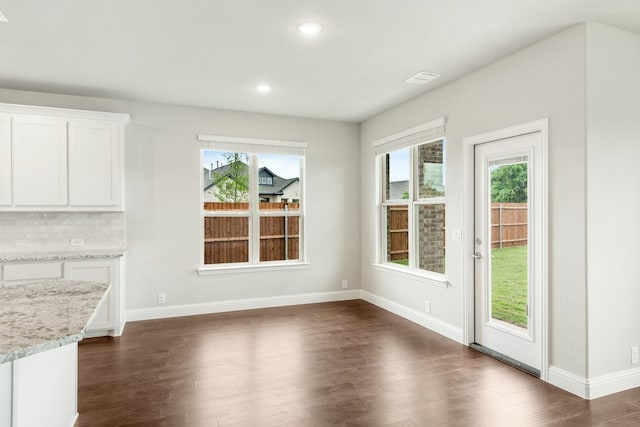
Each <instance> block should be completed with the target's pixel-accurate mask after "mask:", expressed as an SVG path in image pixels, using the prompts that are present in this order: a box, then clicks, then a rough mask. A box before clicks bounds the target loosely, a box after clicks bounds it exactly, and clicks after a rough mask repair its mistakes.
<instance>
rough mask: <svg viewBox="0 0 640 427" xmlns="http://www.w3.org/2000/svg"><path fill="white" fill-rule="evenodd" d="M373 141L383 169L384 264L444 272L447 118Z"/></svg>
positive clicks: (382, 247) (381, 190) (381, 197)
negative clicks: (445, 132)
mask: <svg viewBox="0 0 640 427" xmlns="http://www.w3.org/2000/svg"><path fill="white" fill-rule="evenodd" d="M374 144H375V146H376V154H377V161H378V164H379V168H380V169H379V170H380V172H381V173H380V175H381V179H380V180H379V182H380V191H379V194H380V204H379V209H380V215H379V218H380V230H381V236H380V237H381V238H380V242H381V248H380V254H381V255H380V261H381V263H383V264H391V265H396V266H400V267H401V268H407V269H410V270H423V271H428V272H432V273H438V274H444V273H445V240H446V239H445V212H446V209H445V152H446V150H445V149H446V143H445V139H444V119H440V120H436V121H434V122H430V123H427V124H425V125H422V126H419V127H416V128H413V129H409V130H407V131H405V132H402V133H400V134H397V135H393V136H391V137H388V138H384V139H383V140H379V141H376V142H375V143H374Z"/></svg>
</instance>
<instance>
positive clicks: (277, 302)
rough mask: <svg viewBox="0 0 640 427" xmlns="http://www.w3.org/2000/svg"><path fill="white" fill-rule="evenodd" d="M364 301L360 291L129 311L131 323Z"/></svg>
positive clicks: (128, 317) (128, 318) (128, 316)
mask: <svg viewBox="0 0 640 427" xmlns="http://www.w3.org/2000/svg"><path fill="white" fill-rule="evenodd" d="M359 298H360V291H359V290H351V291H335V292H320V293H313V294H298V295H283V296H277V297H266V298H248V299H241V300H230V301H219V302H207V303H201V304H185V305H169V306H162V307H153V308H142V309H134V310H127V322H132V321H137V320H151V319H165V318H168V317H181V316H194V315H198V314H211V313H224V312H227V311H239V310H251V309H256V308H269V307H282V306H287V305H300V304H314V303H319V302H331V301H347V300H354V299H359Z"/></svg>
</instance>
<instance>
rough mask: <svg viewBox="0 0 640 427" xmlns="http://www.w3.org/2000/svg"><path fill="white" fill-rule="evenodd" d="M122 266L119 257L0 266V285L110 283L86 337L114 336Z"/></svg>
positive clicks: (120, 325)
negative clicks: (77, 282)
mask: <svg viewBox="0 0 640 427" xmlns="http://www.w3.org/2000/svg"><path fill="white" fill-rule="evenodd" d="M123 265H124V257H123V256H121V257H116V258H91V259H82V260H70V261H40V262H11V263H5V264H3V265H2V275H1V280H0V284H1V285H2V286H16V285H20V284H22V283H29V282H35V281H38V280H49V279H67V280H84V281H90V282H101V283H110V284H111V290H110V291H109V293H108V294H107V296H106V300H105V301H103V303H102V304H101V306H100V309H99V310H98V313H97V314H96V316H95V318H94V319H93V321H92V322H91V324H90V325H89V328H88V329H87V334H86V335H87V336H88V337H98V336H107V335H110V336H116V337H117V336H120V335H122V330H123V329H124V324H125V307H124V304H125V300H124V296H125V291H124V277H123V276H124V274H123V273H122V272H123V271H124V268H123ZM0 394H1V392H0ZM0 418H1V417H0ZM0 427H2V424H0Z"/></svg>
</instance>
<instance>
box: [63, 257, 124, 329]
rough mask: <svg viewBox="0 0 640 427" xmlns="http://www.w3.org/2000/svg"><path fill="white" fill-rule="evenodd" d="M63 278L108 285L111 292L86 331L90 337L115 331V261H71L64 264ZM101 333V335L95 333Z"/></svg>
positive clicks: (116, 283)
mask: <svg viewBox="0 0 640 427" xmlns="http://www.w3.org/2000/svg"><path fill="white" fill-rule="evenodd" d="M64 278H65V279H68V280H88V281H91V282H102V283H110V284H111V290H110V291H109V294H108V295H107V299H106V300H105V301H103V302H102V305H101V306H100V308H99V309H98V313H97V314H96V317H95V318H94V320H93V322H92V323H91V325H89V328H88V331H89V332H90V333H91V335H93V336H96V335H106V334H107V333H106V331H113V330H115V329H116V326H117V325H116V323H117V322H116V308H117V306H116V304H117V301H118V298H119V289H118V269H117V261H115V260H113V259H107V260H101V261H71V262H65V263H64ZM96 332H101V333H96Z"/></svg>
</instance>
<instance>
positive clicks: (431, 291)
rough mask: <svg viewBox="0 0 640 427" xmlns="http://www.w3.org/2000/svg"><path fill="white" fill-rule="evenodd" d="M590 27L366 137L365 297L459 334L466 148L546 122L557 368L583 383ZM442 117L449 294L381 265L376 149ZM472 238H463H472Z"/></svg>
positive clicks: (426, 98) (445, 92) (406, 110)
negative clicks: (456, 234) (428, 314)
mask: <svg viewBox="0 0 640 427" xmlns="http://www.w3.org/2000/svg"><path fill="white" fill-rule="evenodd" d="M584 31H585V30H584V25H581V26H576V27H573V28H570V29H568V30H566V31H563V32H561V33H559V34H557V35H554V36H552V37H550V38H548V39H546V40H543V41H541V42H539V43H536V44H534V45H532V46H530V47H528V48H526V49H524V50H521V51H519V52H516V53H514V54H512V55H509V56H508V57H506V58H504V59H502V60H499V61H497V62H495V63H493V64H490V65H488V66H486V67H484V68H482V69H479V70H477V71H475V72H472V73H470V74H469V75H467V76H465V77H463V78H461V79H459V80H456V81H454V82H452V83H450V84H448V85H445V86H443V87H440V88H437V89H434V90H432V91H430V92H428V93H426V94H424V95H422V96H419V97H417V98H415V99H413V100H411V101H408V102H406V103H403V104H401V105H399V106H397V107H395V108H393V109H391V110H389V111H386V112H384V113H382V114H380V115H378V116H376V117H373V118H371V119H369V120H367V121H366V122H364V123H363V125H362V130H361V157H362V162H361V182H362V189H361V191H362V193H361V201H362V208H361V214H362V225H361V236H362V246H361V248H362V254H361V256H362V260H361V264H362V284H363V289H365V290H367V291H369V292H372V293H374V294H377V295H379V296H382V297H384V298H387V299H390V300H392V301H394V302H396V303H399V304H402V305H404V306H406V307H410V308H413V309H415V310H418V311H422V310H423V304H424V300H430V301H431V310H432V316H433V317H435V318H436V319H437V320H440V321H444V322H446V323H448V324H449V325H452V326H453V327H456V328H462V319H463V295H462V288H463V285H464V284H463V277H462V271H463V260H465V259H466V257H467V256H469V255H470V254H463V253H462V244H461V243H460V242H454V241H452V239H451V229H456V228H457V229H463V223H462V206H463V197H462V190H463V182H462V180H463V169H462V168H463V164H462V161H463V159H462V139H463V138H464V137H468V136H473V135H477V134H480V133H483V132H488V131H492V130H497V129H502V128H505V127H509V126H513V125H517V124H521V123H526V122H530V121H533V120H537V119H542V118H545V117H548V118H549V168H550V170H549V183H550V184H549V185H550V194H549V205H550V211H549V231H550V241H549V247H550V264H549V282H550V319H549V320H550V329H551V336H550V363H551V364H552V365H554V366H557V367H560V368H561V369H563V370H566V371H569V372H571V373H573V374H575V375H578V376H584V375H585V374H586V362H585V352H586V346H587V342H586V317H585V315H586V313H585V312H586V299H585V298H586V284H585V270H586V266H585V250H586V248H585V232H584V231H585V190H584V178H585V168H584V165H585V159H584V156H585V148H584V140H585V103H584V102H585V99H584V85H585V76H584V61H585V51H584V43H585V35H584ZM440 116H445V117H446V118H447V127H446V137H447V165H446V171H447V172H446V173H447V177H446V182H447V190H446V191H447V229H448V230H449V231H448V233H447V276H448V278H449V280H450V283H451V286H450V287H449V288H446V289H443V288H440V287H436V286H433V285H431V284H429V283H424V282H418V281H413V280H410V279H406V278H402V277H398V276H394V275H390V274H388V273H384V272H380V271H378V270H376V269H375V268H373V267H372V266H371V264H372V263H373V262H375V260H376V245H375V238H374V236H375V235H376V224H375V212H376V209H375V179H374V154H373V149H372V141H373V140H375V139H377V138H381V137H384V136H387V135H390V134H393V133H395V132H398V131H401V130H404V129H407V128H410V127H412V126H416V125H418V124H421V123H424V122H427V121H429V120H432V119H435V118H437V117H440ZM470 233H472V230H463V238H466V239H469V238H472V236H470Z"/></svg>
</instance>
